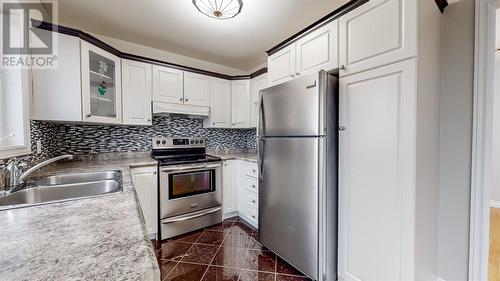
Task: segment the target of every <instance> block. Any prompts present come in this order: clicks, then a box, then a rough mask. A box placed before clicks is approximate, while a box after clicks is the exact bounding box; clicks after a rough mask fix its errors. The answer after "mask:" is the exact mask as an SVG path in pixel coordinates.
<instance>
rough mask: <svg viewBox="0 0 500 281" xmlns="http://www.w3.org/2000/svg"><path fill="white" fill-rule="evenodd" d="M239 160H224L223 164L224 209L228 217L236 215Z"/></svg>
mask: <svg viewBox="0 0 500 281" xmlns="http://www.w3.org/2000/svg"><path fill="white" fill-rule="evenodd" d="M237 165H238V161H232V160H229V161H224V164H223V165H222V209H223V212H222V213H223V214H224V215H226V217H231V216H232V215H235V212H236V211H237V209H236V205H237V202H236V190H237V182H236V180H237V179H238V174H237V172H238V170H237V168H238V167H237Z"/></svg>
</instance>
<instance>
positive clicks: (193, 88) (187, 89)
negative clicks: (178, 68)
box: [184, 72, 210, 106]
mask: <svg viewBox="0 0 500 281" xmlns="http://www.w3.org/2000/svg"><path fill="white" fill-rule="evenodd" d="M184 103H185V104H189V105H198V106H209V105H210V77H208V76H205V75H201V74H196V73H192V72H184Z"/></svg>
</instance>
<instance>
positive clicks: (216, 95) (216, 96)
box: [205, 78, 231, 128]
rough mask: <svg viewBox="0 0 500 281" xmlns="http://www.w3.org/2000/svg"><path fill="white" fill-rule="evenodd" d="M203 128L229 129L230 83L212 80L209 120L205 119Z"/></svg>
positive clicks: (216, 79)
mask: <svg viewBox="0 0 500 281" xmlns="http://www.w3.org/2000/svg"><path fill="white" fill-rule="evenodd" d="M205 127H211V128H230V127H231V82H230V81H228V80H224V79H218V78H212V79H211V87H210V118H208V119H206V121H205Z"/></svg>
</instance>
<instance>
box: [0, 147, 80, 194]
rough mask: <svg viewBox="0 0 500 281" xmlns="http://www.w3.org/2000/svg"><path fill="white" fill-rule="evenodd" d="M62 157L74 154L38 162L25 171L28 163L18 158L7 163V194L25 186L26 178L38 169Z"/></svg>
mask: <svg viewBox="0 0 500 281" xmlns="http://www.w3.org/2000/svg"><path fill="white" fill-rule="evenodd" d="M62 159H70V160H71V159H73V155H69V154H67V155H61V156H57V157H54V158H50V159H47V160H45V161H43V162H40V163H38V164H36V165H35V166H33V167H31V168H29V169H28V170H26V171H25V172H23V170H24V169H25V168H26V167H27V164H26V163H20V162H19V161H18V160H14V161H12V162H10V164H9V165H7V168H6V170H7V175H6V178H5V192H6V193H7V194H9V193H12V192H15V191H17V190H19V189H21V188H22V187H23V184H24V180H25V179H26V178H27V177H28V176H29V175H31V174H32V173H33V172H35V171H36V170H39V169H40V168H42V167H45V166H47V165H49V164H51V163H54V162H56V161H59V160H62Z"/></svg>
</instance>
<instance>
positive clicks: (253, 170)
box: [244, 163, 259, 178]
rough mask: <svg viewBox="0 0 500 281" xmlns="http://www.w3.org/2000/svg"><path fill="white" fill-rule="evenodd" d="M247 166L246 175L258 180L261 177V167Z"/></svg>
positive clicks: (245, 166)
mask: <svg viewBox="0 0 500 281" xmlns="http://www.w3.org/2000/svg"><path fill="white" fill-rule="evenodd" d="M245 164H246V165H244V171H245V175H247V176H249V177H254V178H257V177H258V176H259V172H258V170H259V167H258V165H257V163H245Z"/></svg>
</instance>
